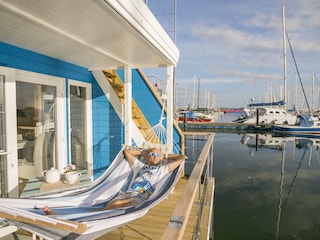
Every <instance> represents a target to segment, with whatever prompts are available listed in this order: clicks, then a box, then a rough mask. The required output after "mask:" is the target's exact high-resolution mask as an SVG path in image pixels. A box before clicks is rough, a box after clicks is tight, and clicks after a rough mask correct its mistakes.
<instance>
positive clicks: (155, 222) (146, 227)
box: [97, 178, 196, 240]
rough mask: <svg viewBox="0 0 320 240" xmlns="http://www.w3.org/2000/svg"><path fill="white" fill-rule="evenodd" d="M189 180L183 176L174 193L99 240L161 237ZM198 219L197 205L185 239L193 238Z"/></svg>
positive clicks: (148, 239)
mask: <svg viewBox="0 0 320 240" xmlns="http://www.w3.org/2000/svg"><path fill="white" fill-rule="evenodd" d="M187 182H188V180H187V179H186V178H181V179H180V180H179V181H178V183H177V185H176V187H175V189H174V190H173V193H172V194H171V195H170V196H169V197H168V198H167V199H166V200H164V201H163V202H161V203H160V204H158V205H157V206H155V207H153V208H151V209H150V210H149V212H148V213H147V214H146V215H145V216H144V217H142V218H140V219H137V220H135V221H132V222H131V223H129V224H127V225H125V226H122V227H120V228H118V229H115V230H113V231H111V232H109V233H107V234H105V235H103V236H101V237H100V238H98V239H97V240H104V239H108V240H119V239H129V240H135V239H139V240H150V239H160V238H161V236H162V234H163V232H164V231H165V229H166V227H167V225H168V223H169V220H170V217H171V215H172V213H173V211H174V209H175V207H176V205H177V203H178V202H179V200H180V199H181V196H182V192H183V190H184V187H185V186H186V184H187ZM195 219H196V207H195V204H194V207H193V208H192V213H191V216H190V217H189V222H188V225H187V229H186V231H185V234H184V238H183V239H186V240H187V239H188V240H189V239H191V238H192V234H193V225H194V223H195Z"/></svg>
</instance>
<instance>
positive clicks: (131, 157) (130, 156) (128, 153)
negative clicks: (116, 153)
mask: <svg viewBox="0 0 320 240" xmlns="http://www.w3.org/2000/svg"><path fill="white" fill-rule="evenodd" d="M123 153H124V157H125V159H126V160H127V161H128V163H129V165H130V166H132V164H133V163H134V161H135V160H136V159H137V157H138V156H145V154H146V152H145V151H144V150H130V149H125V150H124V151H123Z"/></svg>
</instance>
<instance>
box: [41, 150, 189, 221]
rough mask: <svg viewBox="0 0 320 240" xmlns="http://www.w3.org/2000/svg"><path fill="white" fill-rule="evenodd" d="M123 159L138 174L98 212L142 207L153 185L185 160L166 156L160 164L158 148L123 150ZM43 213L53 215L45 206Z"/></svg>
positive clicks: (174, 155) (160, 157)
mask: <svg viewBox="0 0 320 240" xmlns="http://www.w3.org/2000/svg"><path fill="white" fill-rule="evenodd" d="M139 156H142V157H144V158H145V159H146V163H143V162H142V161H140V160H139V158H138V157H139ZM124 157H125V159H126V160H127V161H128V163H129V165H130V167H131V168H132V169H133V171H134V172H138V173H137V174H136V177H135V179H134V181H133V184H132V185H131V187H130V188H129V189H128V190H127V191H125V192H122V191H120V192H119V193H118V194H117V195H116V196H115V198H114V199H112V200H111V201H110V202H109V203H108V204H107V205H106V206H105V207H104V208H102V209H101V210H100V211H102V210H111V209H117V208H123V207H131V206H140V205H142V204H143V203H144V201H146V200H147V199H148V198H149V197H150V195H151V194H152V193H153V191H154V190H155V189H154V186H155V184H156V183H157V182H158V181H159V180H160V179H161V178H162V177H163V176H165V175H166V174H167V173H169V172H171V171H173V170H174V169H176V168H177V167H178V166H179V165H180V164H181V163H182V162H183V161H184V160H185V155H180V154H168V156H167V158H168V159H169V161H168V163H167V164H160V161H161V160H162V159H164V155H163V154H162V153H161V152H160V150H159V149H158V148H150V149H149V150H129V149H125V150H124ZM44 213H45V214H47V215H51V214H54V213H53V212H52V211H51V209H50V208H49V207H47V206H46V207H45V208H44Z"/></svg>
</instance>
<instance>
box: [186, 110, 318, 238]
mask: <svg viewBox="0 0 320 240" xmlns="http://www.w3.org/2000/svg"><path fill="white" fill-rule="evenodd" d="M230 117H231V118H232V117H233V116H232V115H231V116H230V115H229V116H224V119H221V121H226V119H228V118H230ZM204 143H205V141H204V140H203V139H201V137H199V136H196V137H193V138H189V139H187V148H186V154H187V155H188V156H189V159H197V156H198V155H199V152H200V150H199V149H201V148H202V146H203V145H204ZM319 146H320V139H302V138H294V137H290V138H289V137H287V138H284V137H273V136H272V135H271V134H246V133H216V134H215V140H214V169H213V171H214V177H215V184H216V185H215V196H214V210H213V211H214V212H213V217H214V219H213V222H214V223H213V235H214V239H215V240H229V239H230V240H233V239H246V240H250V239H255V240H256V239H259V240H263V239H266V240H267V239H268V240H269V239H306V240H310V239H320V214H319V213H320V201H319V200H320V184H319V182H320V169H319V168H320V156H319ZM190 156H191V157H190ZM187 167H188V164H186V168H187ZM187 171H188V170H186V172H187Z"/></svg>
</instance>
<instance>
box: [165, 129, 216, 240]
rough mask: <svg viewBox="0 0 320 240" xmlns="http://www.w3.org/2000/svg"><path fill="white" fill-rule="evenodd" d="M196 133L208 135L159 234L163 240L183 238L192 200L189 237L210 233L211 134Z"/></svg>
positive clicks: (211, 194)
mask: <svg viewBox="0 0 320 240" xmlns="http://www.w3.org/2000/svg"><path fill="white" fill-rule="evenodd" d="M198 134H201V135H207V136H208V139H207V141H206V143H205V145H204V147H203V149H202V151H201V153H200V155H199V157H198V159H197V161H196V162H195V165H194V168H193V170H192V172H191V175H190V177H189V180H188V183H187V185H186V187H185V189H184V191H183V193H182V197H181V199H180V201H179V203H178V204H177V206H176V208H175V210H174V211H173V214H172V216H171V218H170V221H169V224H168V226H167V228H166V230H165V232H164V234H163V235H162V239H163V240H179V239H182V238H183V235H184V232H185V230H186V226H187V223H188V220H189V216H190V214H191V210H192V208H193V206H194V203H195V202H196V203H197V206H196V212H197V217H196V222H195V224H194V233H193V239H210V238H211V237H212V236H211V234H212V219H213V217H212V209H213V196H214V177H213V139H214V134H213V133H210V134H208V133H198ZM185 135H186V133H185ZM190 135H196V133H190ZM200 226H201V228H200Z"/></svg>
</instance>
